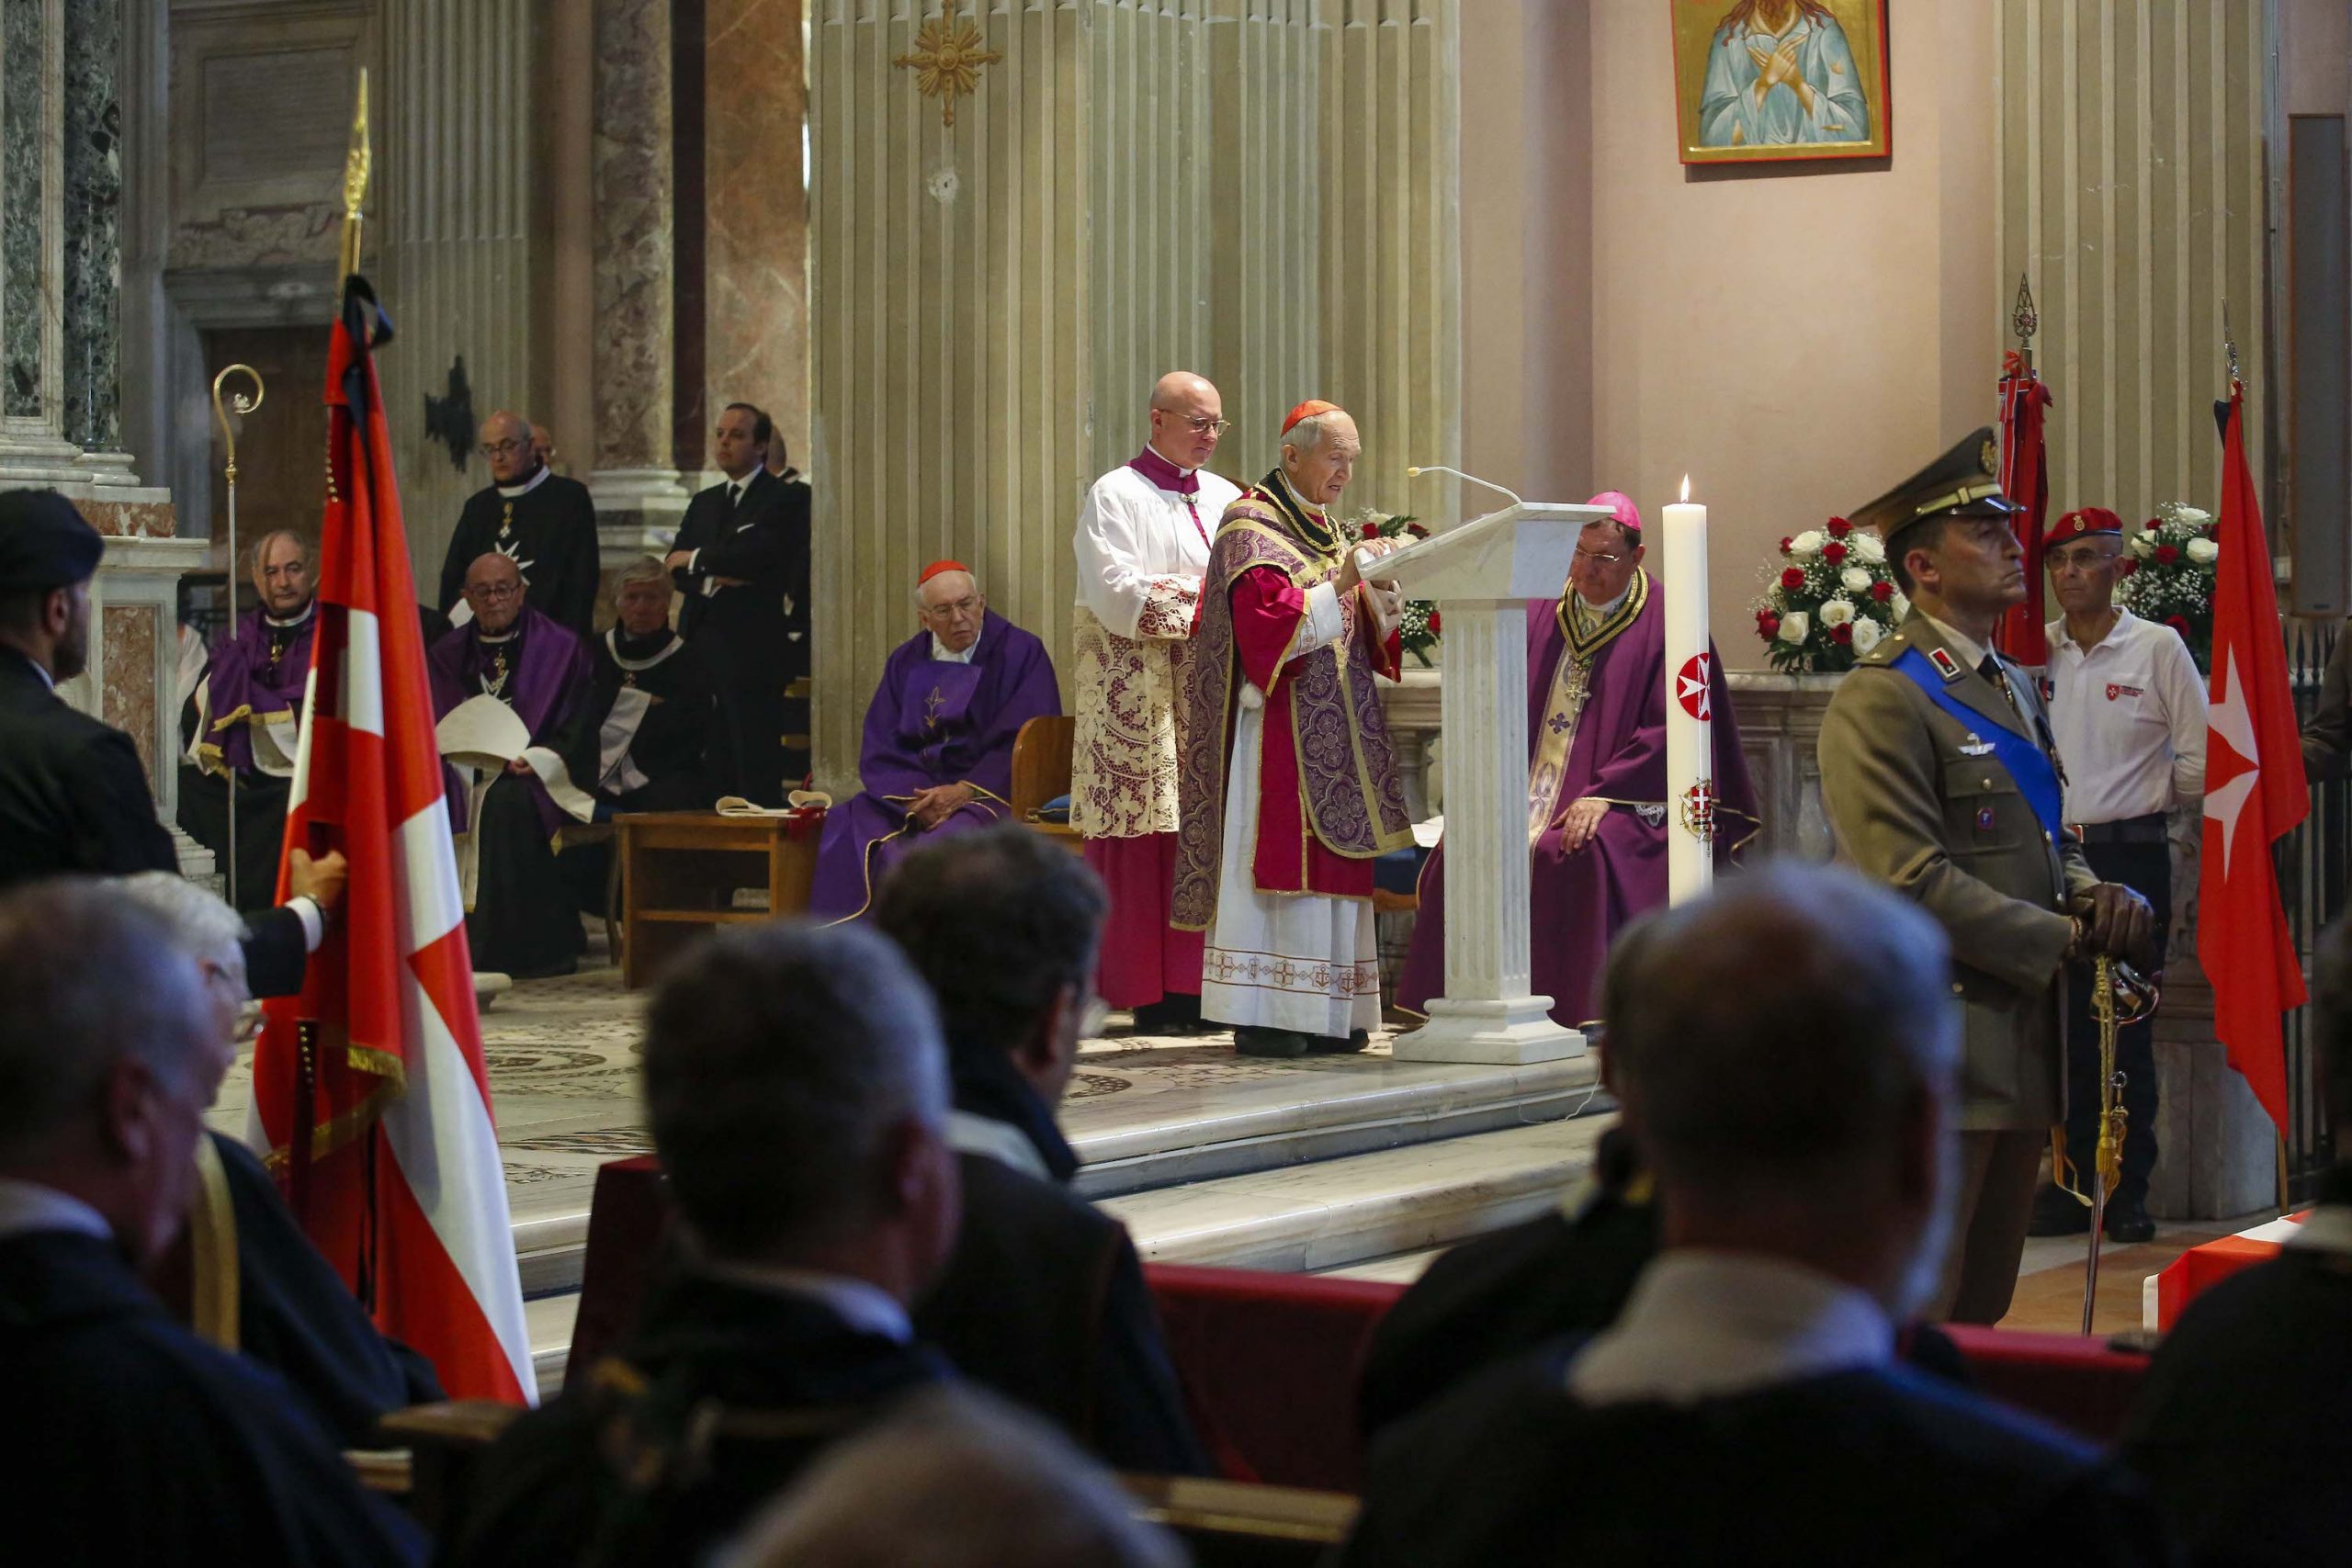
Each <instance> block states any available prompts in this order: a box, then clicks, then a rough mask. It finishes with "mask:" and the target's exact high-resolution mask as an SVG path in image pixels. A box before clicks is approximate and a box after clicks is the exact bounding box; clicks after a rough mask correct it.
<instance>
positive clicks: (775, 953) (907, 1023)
mask: <svg viewBox="0 0 2352 1568" xmlns="http://www.w3.org/2000/svg"><path fill="white" fill-rule="evenodd" d="M644 1075H645V1102H646V1115H647V1120H648V1122H650V1126H651V1129H652V1133H653V1144H654V1147H655V1148H656V1149H657V1150H658V1151H659V1152H660V1154H661V1156H662V1166H663V1168H664V1171H665V1172H666V1174H667V1175H668V1177H669V1180H670V1185H671V1190H672V1191H673V1194H674V1195H675V1197H676V1199H677V1203H678V1211H679V1213H680V1214H681V1215H683V1216H684V1219H685V1221H686V1223H687V1224H688V1226H689V1227H690V1229H691V1230H692V1232H693V1233H694V1235H695V1238H696V1239H697V1240H698V1241H699V1242H700V1243H701V1245H702V1246H703V1247H705V1248H706V1249H707V1251H708V1252H709V1253H710V1254H712V1255H714V1256H716V1257H718V1258H727V1259H733V1260H739V1261H746V1262H775V1261H780V1260H791V1259H798V1260H801V1261H803V1262H808V1261H809V1260H810V1259H813V1258H820V1257H830V1256H831V1254H832V1253H834V1252H835V1251H836V1250H837V1249H843V1248H847V1249H853V1250H854V1249H856V1248H858V1247H862V1246H864V1245H865V1243H866V1242H867V1241H868V1240H871V1239H873V1238H875V1237H876V1236H879V1235H884V1234H885V1233H889V1235H888V1237H886V1239H891V1240H893V1242H894V1244H895V1245H897V1246H898V1247H899V1250H900V1251H901V1252H902V1253H903V1254H904V1256H901V1257H899V1258H896V1259H895V1265H896V1266H898V1267H899V1272H901V1273H903V1274H906V1275H908V1276H909V1277H910V1279H911V1277H912V1276H915V1275H922V1276H924V1277H925V1278H927V1276H928V1272H929V1271H930V1270H932V1269H936V1267H937V1266H938V1264H939V1263H940V1262H941V1261H944V1256H945V1249H946V1247H947V1246H948V1245H949V1244H951V1243H952V1241H953V1236H954V1228H955V1214H956V1194H955V1189H954V1164H953V1161H952V1159H950V1158H949V1157H948V1156H946V1154H945V1145H944V1142H942V1140H941V1129H942V1128H943V1127H944V1123H945V1119H946V1114H947V1099H948V1097H947V1067H946V1054H945V1049H944V1046H943V1045H942V1043H941V1041H940V1033H939V1015H938V1011H937V1010H936V1009H935V1008H933V1005H932V999H931V993H930V990H929V989H928V988H927V987H925V986H924V985H923V983H922V978H921V977H920V976H917V975H916V974H915V972H914V971H913V970H912V969H911V968H910V967H909V966H908V964H907V961H906V959H905V958H904V957H902V956H900V954H899V950H898V949H897V948H896V947H895V946H893V945H892V944H891V943H890V942H889V941H888V939H887V938H884V937H882V936H879V935H877V934H876V933H875V932H873V931H867V930H865V928H864V927H862V926H849V925H841V926H816V925H810V924H807V923H803V922H791V921H779V922H776V923H775V924H769V925H760V926H752V927H743V928H738V929H736V930H734V931H727V932H723V933H722V934H720V935H719V936H718V937H716V938H714V939H712V940H711V941H709V942H705V943H703V944H702V945H701V946H699V947H698V948H696V949H695V950H694V952H692V953H690V954H688V955H687V956H686V957H685V958H684V960H682V961H681V962H680V963H679V964H677V966H676V967H675V968H673V970H672V971H671V972H670V974H669V975H668V976H667V977H666V978H665V979H664V980H663V982H662V987H661V989H660V991H659V992H658V993H657V994H656V995H655V997H654V998H653V1005H652V1009H651V1010H650V1014H649V1015H648V1018H647V1021H646V1035H645V1050H644ZM942 1166H944V1169H945V1176H944V1180H945V1182H946V1184H947V1186H946V1190H945V1193H944V1209H942V1208H941V1207H940V1203H941V1199H942V1195H941V1194H940V1193H938V1192H936V1191H933V1190H931V1187H932V1186H933V1185H935V1183H936V1182H937V1181H938V1180H940V1179H941V1177H940V1175H939V1172H938V1170H937V1169H936V1167H942ZM942 1227H944V1235H943V1234H938V1233H940V1232H941V1230H942ZM900 1233H904V1234H900ZM934 1247H935V1248H936V1251H937V1253H938V1257H936V1258H932V1257H929V1256H928V1255H927V1254H928V1252H929V1251H930V1250H931V1249H933V1248H934ZM877 1282H882V1283H885V1284H886V1285H888V1284H889V1283H893V1282H894V1281H877ZM912 1282H913V1283H920V1282H921V1280H912Z"/></svg>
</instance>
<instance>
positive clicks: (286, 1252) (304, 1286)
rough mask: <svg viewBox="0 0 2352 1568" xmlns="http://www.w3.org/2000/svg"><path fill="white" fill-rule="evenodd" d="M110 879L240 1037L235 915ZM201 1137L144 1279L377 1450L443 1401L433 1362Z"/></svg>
mask: <svg viewBox="0 0 2352 1568" xmlns="http://www.w3.org/2000/svg"><path fill="white" fill-rule="evenodd" d="M116 886H118V887H119V889H120V891H121V894H122V897H124V898H125V899H126V900H127V901H129V902H130V903H132V904H135V905H137V906H139V907H140V908H143V909H146V910H148V911H149V912H150V913H152V914H154V915H156V916H158V917H160V918H161V919H164V921H165V922H166V923H168V924H169V926H170V928H171V931H172V940H173V942H174V943H175V945H176V946H177V947H178V949H179V950H180V952H181V953H182V954H184V955H185V956H186V957H187V959H188V960H189V961H190V962H192V963H194V964H196V966H197V969H198V973H199V974H201V975H202V976H203V977H204V993H205V998H206V999H207V1001H209V1003H210V1005H211V1009H212V1018H213V1024H214V1028H215V1029H216V1030H217V1032H219V1034H220V1038H221V1039H223V1040H226V1041H230V1042H232V1043H235V1042H237V1041H239V1040H240V1039H242V1038H243V1034H244V1029H243V1022H244V1020H245V1018H246V1016H247V1012H248V1003H249V1002H250V1001H251V998H250V997H248V996H247V994H246V991H245V960H244V954H243V952H242V951H241V950H240V941H241V939H242V937H243V933H244V926H243V922H242V921H241V920H239V919H238V918H237V913H236V911H235V910H233V909H232V908H229V906H228V905H227V903H225V902H224V901H222V900H221V899H220V897H216V896H215V895H213V894H211V893H208V892H206V891H205V890H204V889H203V888H201V887H198V886H197V885H196V884H195V883H193V882H190V881H188V880H187V878H185V877H182V876H176V875H175V874H172V873H170V872H168V871H142V872H140V873H139V874H136V875H134V876H127V877H124V878H123V879H122V880H121V881H120V882H119V883H118V884H116ZM205 1139H206V1141H205V1142H204V1143H203V1144H200V1145H198V1147H197V1163H198V1166H199V1168H202V1169H203V1178H202V1179H201V1180H200V1181H199V1182H198V1184H197V1188H196V1190H195V1191H194V1192H192V1193H191V1194H190V1200H189V1203H188V1210H187V1223H186V1224H184V1225H183V1226H182V1227H181V1229H180V1234H179V1235H178V1237H177V1239H176V1240H175V1241H174V1242H173V1243H172V1245H171V1246H170V1247H167V1248H166V1249H165V1250H164V1253H163V1255H162V1257H161V1258H159V1259H158V1260H157V1263H156V1265H155V1266H154V1267H153V1268H152V1269H149V1270H148V1272H147V1278H148V1280H149V1282H150V1283H151V1284H153V1286H154V1288H155V1292H156V1293H157V1294H158V1295H161V1296H162V1297H164V1300H165V1301H166V1302H169V1303H185V1304H186V1305H187V1308H188V1309H189V1311H188V1315H189V1316H190V1317H192V1319H193V1322H192V1324H191V1326H193V1327H194V1328H195V1329H196V1331H197V1332H198V1333H199V1334H201V1335H203V1336H205V1337H207V1338H209V1339H211V1340H212V1342H213V1343H215V1344H217V1345H219V1346H220V1348H223V1349H232V1350H234V1351H236V1353H237V1354H238V1355H240V1356H242V1357H243V1358H244V1359H246V1360H249V1361H252V1362H254V1363H255V1364H257V1365H260V1366H264V1367H267V1368H268V1369H269V1370H270V1371H273V1372H276V1373H277V1375H278V1376H279V1377H281V1378H283V1379H284V1380H285V1381H286V1382H287V1383H288V1386H290V1387H291V1388H292V1389H293V1390H294V1392H295V1393H299V1394H300V1395H301V1396H302V1397H303V1398H304V1399H306V1400H307V1401H309V1403H310V1406H311V1414H312V1415H313V1416H316V1417H317V1418H318V1421H319V1423H320V1425H322V1426H323V1427H326V1429H327V1430H328V1431H330V1432H332V1433H333V1434H334V1438H335V1440H336V1441H337V1442H338V1443H340V1444H342V1445H343V1446H344V1447H345V1448H355V1449H358V1448H372V1447H381V1446H384V1445H383V1441H382V1438H381V1435H380V1434H379V1432H378V1431H377V1429H376V1426H377V1422H378V1421H379V1419H380V1418H381V1417H382V1416H385V1415H386V1414H387V1413H389V1412H390V1411H394V1410H398V1409H401V1408H402V1407H403V1406H406V1405H411V1404H432V1403H434V1402H435V1401H437V1400H439V1399H440V1398H442V1397H443V1395H442V1393H441V1383H440V1380H439V1378H438V1377H437V1376H436V1375H435V1372H434V1370H433V1367H432V1364H431V1363H430V1362H428V1361H426V1360H425V1359H424V1357H422V1356H420V1355H418V1354H417V1353H416V1352H415V1351H413V1350H411V1349H409V1348H407V1347H406V1346H404V1345H401V1344H398V1343H397V1342H395V1341H392V1340H390V1339H387V1338H385V1337H384V1336H383V1335H382V1334H381V1333H380V1332H379V1330H378V1329H377V1327H376V1325H375V1322H374V1320H372V1319H371V1318H369V1317H368V1313H367V1311H366V1309H364V1308H363V1307H361V1306H360V1304H359V1298H358V1297H356V1296H355V1295H353V1294H352V1293H351V1288H350V1287H349V1286H348V1285H345V1283H344V1282H343V1276H341V1275H340V1274H338V1273H336V1272H335V1270H334V1266H333V1265H332V1264H330V1263H328V1261H327V1260H326V1258H325V1257H324V1256H323V1255H322V1254H321V1253H320V1251H319V1249H318V1248H317V1247H315V1246H313V1245H312V1244H311V1238H310V1237H309V1236H308V1235H305V1234H304V1233H303V1230H302V1226H301V1224H300V1222H298V1221H297V1220H296V1219H295V1218H294V1213H293V1211H292V1210H290V1209H288V1207H287V1206H286V1201H285V1200H284V1199H283V1198H282V1197H280V1196H279V1195H278V1190H277V1181H276V1179H274V1178H272V1177H271V1176H270V1174H269V1171H268V1169H267V1168H265V1167H264V1166H263V1164H262V1162H261V1160H260V1158H259V1157H258V1156H255V1155H254V1152H253V1151H252V1150H251V1149H248V1148H247V1147H245V1145H243V1144H241V1143H239V1142H237V1140H235V1139H234V1138H232V1137H230V1136H228V1135H227V1134H223V1133H214V1132H208V1133H207V1134H205ZM199 1235H201V1236H202V1237H203V1238H204V1240H205V1243H206V1245H205V1246H204V1247H199V1246H198V1236H199ZM207 1253H209V1254H211V1255H213V1256H212V1258H210V1261H209V1262H208V1260H207V1258H206V1257H205V1256H203V1255H204V1254H207ZM208 1268H221V1269H228V1270H232V1271H233V1278H234V1280H235V1281H236V1290H235V1301H236V1309H237V1310H236V1315H235V1317H234V1318H233V1319H232V1320H230V1321H228V1322H225V1323H209V1322H207V1321H206V1320H205V1314H204V1313H203V1312H202V1311H201V1310H199V1309H198V1303H209V1302H211V1301H215V1300H218V1299H219V1298H218V1297H216V1296H215V1295H213V1294H212V1290H213V1287H214V1285H215V1283H216V1281H215V1279H214V1277H213V1276H212V1275H210V1274H209V1273H208V1272H207V1270H208Z"/></svg>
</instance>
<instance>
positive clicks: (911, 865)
mask: <svg viewBox="0 0 2352 1568" xmlns="http://www.w3.org/2000/svg"><path fill="white" fill-rule="evenodd" d="M1104 908H1105V906H1104V901H1103V885H1102V884H1101V883H1100V882H1098V881H1096V880H1095V876H1094V874H1093V873H1092V872H1091V871H1090V870H1088V869H1087V867H1086V864H1085V863H1084V862H1082V861H1080V859H1079V858H1078V857H1077V856H1076V855H1073V854H1071V853H1070V852H1069V851H1068V850H1066V849H1064V848H1063V847H1061V846H1060V845H1059V844H1057V843H1055V842H1053V841H1052V840H1048V839H1046V838H1045V837H1044V836H1042V835H1041V834H1039V833H1037V832H1036V831H1035V830H1034V829H1028V828H1023V827H1014V826H1011V825H1005V826H1001V827H995V828H987V829H980V830H979V831H978V832H974V833H967V834H963V835H960V836H958V837H956V838H952V839H944V840H940V841H938V842H937V843H933V844H930V845H927V846H925V847H924V848H922V849H920V850H917V851H916V852H914V853H912V854H910V855H909V856H908V857H907V858H906V859H905V860H904V861H902V862H900V863H899V866H898V868H897V869H896V870H894V871H893V872H892V873H891V874H890V876H889V879H888V881H886V882H885V883H884V884H883V885H882V893H881V897H880V898H879V900H878V901H877V903H876V907H875V922H876V926H877V928H878V929H879V930H880V931H882V932H883V933H884V934H885V935H887V936H888V937H890V938H892V939H893V940H894V941H896V942H898V943H899V946H900V947H901V948H903V949H904V950H905V952H906V954H907V956H908V957H909V958H910V959H911V960H912V961H913V962H914V965H915V968H916V969H917V970H919V971H921V973H922V977H923V978H924V979H925V980H927V981H929V982H930V984H931V988H932V992H933V995H934V996H936V997H937V998H939V1009H940V1016H941V1021H942V1024H943V1026H944V1031H945V1033H946V1036H947V1061H948V1070H949V1073H950V1075H951V1077H952V1078H953V1080H954V1089H955V1097H956V1106H955V1109H954V1110H953V1111H950V1112H949V1113H948V1119H947V1139H948V1142H949V1143H950V1144H951V1145H954V1147H955V1149H956V1162H957V1164H958V1166H959V1167H960V1168H961V1169H962V1173H963V1187H964V1227H963V1234H962V1236H961V1238H960V1239H959V1240H958V1241H957V1243H956V1253H955V1256H954V1258H952V1259H951V1260H950V1262H949V1263H948V1266H947V1271H946V1273H945V1274H944V1275H942V1276H941V1278H940V1280H939V1283H938V1285H937V1286H936V1288H934V1289H933V1292H932V1293H931V1295H930V1296H929V1297H928V1298H927V1299H925V1300H924V1301H923V1302H922V1304H921V1306H920V1308H919V1310H918V1311H917V1313H916V1317H915V1323H916V1326H917V1327H918V1328H919V1329H920V1330H921V1331H922V1335H923V1337H924V1338H925V1339H927V1340H929V1341H930V1342H931V1343H933V1344H934V1345H936V1346H938V1347H939V1348H941V1349H942V1350H944V1351H945V1352H946V1353H947V1356H948V1358H949V1359H951V1360H953V1361H954V1362H955V1363H956V1367H957V1368H958V1369H959V1370H961V1371H964V1372H965V1373H966V1374H967V1375H968V1376H970V1377H972V1378H973V1379H975V1380H976V1381H978V1382H982V1383H985V1384H987V1385H989V1387H991V1388H993V1389H995V1390H996V1391H997V1392H998V1393H1001V1394H1004V1395H1006V1396H1007V1397H1009V1398H1012V1399H1014V1400H1018V1401H1019V1402H1020V1403H1022V1404H1026V1405H1028V1406H1029V1407H1030V1408H1032V1409H1034V1410H1036V1411H1039V1412H1041V1413H1042V1414H1044V1415H1046V1416H1051V1417H1052V1418H1053V1419H1054V1420H1056V1421H1057V1422H1059V1423H1060V1424H1061V1426H1062V1427H1063V1429H1064V1430H1066V1431H1068V1432H1069V1434H1070V1435H1071V1436H1072V1437H1074V1438H1077V1439H1078V1440H1079V1441H1080V1442H1081V1443H1084V1444H1086V1445H1087V1446H1088V1447H1089V1448H1091V1449H1092V1450H1094V1451H1095V1452H1096V1453H1097V1454H1099V1455H1101V1456H1102V1457H1103V1460H1104V1461H1106V1462H1108V1463H1110V1464H1112V1465H1113V1466H1114V1467H1116V1468H1118V1469H1121V1470H1127V1471H1136V1472H1146V1473H1158V1474H1176V1473H1198V1472H1204V1471H1205V1470H1206V1469H1207V1463H1206V1461H1205V1460H1204V1458H1203V1457H1202V1454H1201V1450H1200V1445H1199V1444H1198V1443H1197V1442H1196V1441H1195V1440H1194V1439H1193V1429H1192V1424H1191V1422H1190V1421H1189V1420H1188V1419H1187V1418H1186V1416H1185V1414H1184V1406H1183V1399H1182V1394H1181V1393H1179V1391H1178V1389H1177V1384H1176V1374H1175V1372H1174V1371H1173V1369H1172V1368H1171V1367H1170V1364H1169V1360H1168V1351H1167V1348H1166V1346H1165V1345H1164V1344H1163V1343H1162V1342H1161V1337H1160V1329H1159V1314H1158V1313H1157V1312H1156V1311H1155V1310H1154V1308H1153V1306H1152V1301H1151V1292H1149V1291H1148V1290H1147V1289H1145V1287H1144V1282H1143V1268H1142V1265H1141V1264H1140V1263H1139V1262H1138V1261H1137V1260H1136V1249H1135V1244H1134V1243H1133V1242H1132V1241H1130V1240H1129V1239H1128V1237H1127V1231H1126V1227H1125V1225H1122V1224H1119V1222H1118V1221H1116V1220H1114V1219H1112V1218H1111V1217H1110V1216H1109V1215H1107V1214H1103V1213H1099V1212H1098V1211H1097V1210H1096V1209H1095V1207H1094V1205H1092V1204H1091V1203H1089V1202H1088V1201H1086V1200H1084V1199H1083V1198H1080V1197H1079V1196H1078V1195H1077V1194H1075V1193H1073V1192H1071V1191H1070V1190H1069V1179H1070V1178H1071V1177H1072V1176H1073V1175H1074V1174H1076V1172H1077V1170H1078V1156H1077V1155H1075V1154H1073V1153H1072V1152H1071V1150H1070V1146H1069V1144H1068V1143H1067V1142H1065V1141H1064V1140H1063V1138H1062V1134H1061V1132H1060V1130H1059V1129H1058V1128H1057V1127H1056V1126H1055V1124H1054V1112H1055V1111H1056V1109H1057V1107H1058V1106H1059V1105H1060V1104H1061V1098H1062V1091H1063V1090H1064V1089H1067V1088H1068V1087H1069V1078H1070V1072H1071V1069H1072V1068H1073V1067H1074V1066H1076V1064H1077V1061H1078V1042H1079V1036H1080V1032H1081V1029H1082V1026H1083V1020H1084V1015H1085V1013H1086V1011H1087V1010H1088V1004H1089V1002H1090V1000H1091V995H1092V979H1093V974H1094V958H1095V949H1096V946H1097V944H1098V942H1099V941H1100V938H1101V936H1102V931H1103V910H1104Z"/></svg>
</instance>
